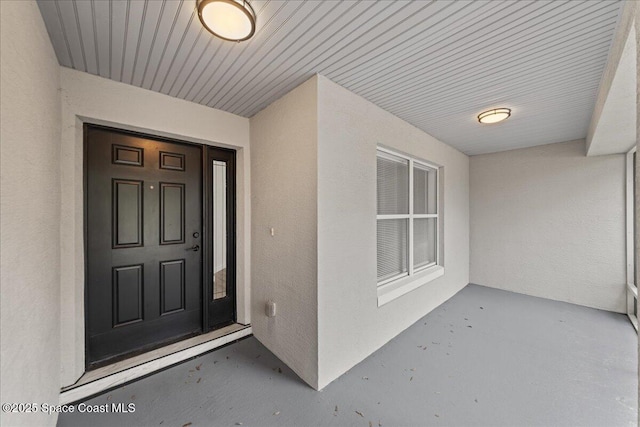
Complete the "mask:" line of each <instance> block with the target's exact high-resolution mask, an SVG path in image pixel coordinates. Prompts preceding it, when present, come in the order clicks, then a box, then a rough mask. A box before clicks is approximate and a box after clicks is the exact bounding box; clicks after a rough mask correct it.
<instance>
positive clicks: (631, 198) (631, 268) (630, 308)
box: [626, 147, 638, 332]
mask: <svg viewBox="0 0 640 427" xmlns="http://www.w3.org/2000/svg"><path fill="white" fill-rule="evenodd" d="M634 155H636V147H633V148H632V149H631V150H629V152H627V159H626V178H627V182H626V184H627V185H626V211H627V212H626V231H627V236H626V237H627V238H626V240H627V242H626V243H627V250H626V252H627V289H626V291H627V298H626V305H627V316H628V317H629V320H630V321H631V323H632V324H633V327H634V328H635V329H636V332H637V331H638V317H637V315H636V312H635V311H636V310H634V306H635V307H637V304H638V287H637V285H636V271H635V256H636V254H635V251H636V248H635V241H634V239H635V224H634V220H635V194H634V189H635V185H636V183H635V167H634V161H633V160H634ZM637 161H638V158H637V155H636V162H637Z"/></svg>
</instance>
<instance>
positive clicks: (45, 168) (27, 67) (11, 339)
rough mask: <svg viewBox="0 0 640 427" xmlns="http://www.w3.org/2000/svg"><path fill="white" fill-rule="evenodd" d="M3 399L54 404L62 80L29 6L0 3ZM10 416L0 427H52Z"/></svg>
mask: <svg viewBox="0 0 640 427" xmlns="http://www.w3.org/2000/svg"><path fill="white" fill-rule="evenodd" d="M0 18H1V21H0V31H1V33H0V52H1V53H0V76H1V83H0V93H1V97H0V141H1V148H0V157H1V164H0V165H1V166H0V170H1V172H0V182H1V185H0V194H1V205H0V230H1V241H2V250H1V254H0V283H1V285H0V286H1V291H0V294H1V297H0V300H1V301H2V302H1V308H0V312H1V320H0V324H1V325H2V330H1V333H0V335H1V342H2V344H1V348H2V350H1V354H0V360H1V365H2V368H1V374H0V376H1V380H0V385H1V389H0V390H1V391H0V400H1V401H2V402H3V403H5V402H16V403H18V402H37V403H50V404H56V403H57V402H58V392H59V388H60V381H59V377H60V376H59V363H60V359H59V356H60V353H59V351H60V331H59V324H60V295H59V292H60V264H59V262H60V257H59V254H60V250H59V244H58V242H59V235H60V234H59V233H60V224H59V223H60V210H59V208H60V181H59V179H60V174H59V161H60V98H59V94H58V85H59V79H60V73H59V66H58V61H57V59H56V57H55V54H54V51H53V48H52V46H51V43H50V42H49V36H48V35H47V31H46V30H45V27H44V23H43V21H42V17H41V16H40V11H39V10H38V6H37V5H36V3H35V1H24V0H20V1H2V2H0ZM56 418H57V417H56V416H55V415H52V416H47V415H45V414H42V413H40V412H38V413H36V414H28V413H25V414H12V413H11V414H9V413H5V412H4V411H2V414H1V415H0V424H2V425H3V426H16V425H37V426H43V425H55V423H56Z"/></svg>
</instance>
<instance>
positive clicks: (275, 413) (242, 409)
mask: <svg viewBox="0 0 640 427" xmlns="http://www.w3.org/2000/svg"><path fill="white" fill-rule="evenodd" d="M636 343H637V341H636V334H635V331H634V329H633V326H631V323H630V322H629V321H628V319H627V318H626V316H623V315H621V314H614V313H608V312H604V311H599V310H594V309H589V308H584V307H579V306H576V305H571V304H566V303H561V302H555V301H549V300H544V299H540V298H534V297H529V296H524V295H519V294H514V293H510V292H505V291H500V290H495V289H490V288H485V287H482V286H476V285H469V286H467V287H466V288H465V289H463V290H462V291H461V292H460V293H458V294H457V295H456V296H454V297H453V298H452V299H451V300H449V301H447V302H446V303H445V304H443V305H442V306H440V307H438V308H437V309H436V310H434V311H433V312H432V313H430V314H428V315H427V316H425V317H424V318H422V319H421V320H420V321H419V322H417V323H416V324H414V325H413V326H411V327H410V328H409V329H408V330H406V331H405V332H403V333H402V334H400V335H399V336H398V337H396V338H395V339H393V340H392V341H391V342H389V343H388V344H387V345H385V346H384V347H383V348H381V349H380V350H378V351H377V352H375V353H374V354H373V355H371V356H370V357H368V358H367V359H366V360H364V361H363V362H361V363H360V364H359V365H357V366H356V367H354V368H353V369H351V370H350V371H349V372H348V373H346V374H345V375H343V376H342V377H340V378H339V379H337V380H336V381H334V382H333V383H332V384H330V385H329V386H327V387H326V388H325V389H324V390H323V391H322V392H317V391H314V390H312V389H311V388H309V387H308V386H306V385H305V384H304V383H303V382H302V381H301V380H300V379H299V378H298V377H297V376H296V375H295V374H294V373H293V372H292V371H291V370H289V369H288V368H287V367H286V366H285V365H284V364H283V363H281V362H280V361H279V360H278V359H277V358H276V357H275V356H274V355H273V354H271V353H270V352H269V351H268V350H267V349H266V348H265V347H263V346H262V345H261V344H260V343H259V342H258V341H257V340H256V339H255V338H253V337H251V338H249V339H245V340H243V341H240V342H238V343H236V344H233V345H230V346H228V347H225V348H223V349H220V350H217V351H214V352H212V353H209V354H206V355H203V356H201V357H199V358H197V359H194V360H191V361H189V362H186V363H183V364H181V365H178V366H175V367H173V368H170V369H167V370H165V371H163V372H160V373H158V374H155V375H152V376H150V377H148V378H145V379H142V380H140V381H137V382H134V383H132V384H129V385H126V386H124V387H121V388H118V389H117V390H113V391H111V392H108V393H105V394H103V395H101V396H98V397H96V398H94V399H92V400H90V401H88V402H87V403H88V404H92V405H99V404H105V403H119V402H124V403H127V404H128V403H135V412H134V413H129V414H113V413H111V414H91V415H89V414H78V413H75V414H65V415H61V416H60V418H59V422H58V424H59V425H61V426H115V425H117V426H158V425H163V426H184V425H191V426H194V427H195V426H238V425H242V426H365V427H366V426H371V427H375V426H428V425H434V426H435V425H447V426H533V425H536V426H632V425H634V426H635V425H636V421H637V416H636V413H637V412H636V411H637V381H638V375H637V363H636V361H637V349H636V345H637V344H636Z"/></svg>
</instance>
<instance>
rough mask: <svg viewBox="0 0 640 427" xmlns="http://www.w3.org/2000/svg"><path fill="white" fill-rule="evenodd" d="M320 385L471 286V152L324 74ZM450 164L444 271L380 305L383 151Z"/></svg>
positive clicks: (320, 91) (321, 85)
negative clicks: (379, 172) (379, 156)
mask: <svg viewBox="0 0 640 427" xmlns="http://www.w3.org/2000/svg"><path fill="white" fill-rule="evenodd" d="M318 85H319V86H318V135H319V136H318V333H319V343H318V353H319V360H318V363H319V374H318V375H319V380H318V381H319V388H322V387H324V386H326V385H327V384H329V383H330V382H331V381H333V380H334V379H336V378H337V377H339V376H340V375H342V374H343V373H344V372H346V371H347V370H349V369H350V368H351V367H352V366H354V365H355V364H357V363H358V362H360V361H362V360H363V359H364V358H366V357H367V356H368V355H370V354H371V353H373V352H374V351H375V350H377V349H378V348H380V347H381V346H383V345H384V344H385V343H387V342H388V341H389V340H391V339H392V338H393V337H395V336H396V335H398V334H399V333H400V332H402V331H403V330H405V329H406V328H407V327H408V326H410V325H411V324H413V323H414V322H415V321H417V320H418V319H420V318H421V317H422V316H424V315H425V314H427V313H428V312H430V311H431V310H433V309H434V308H435V307H437V306H438V305H440V304H442V303H443V302H444V301H446V300H447V299H449V298H450V297H452V296H453V295H454V294H455V293H456V292H458V291H459V290H460V289H462V288H463V287H464V286H466V285H467V283H468V282H469V158H468V157H467V156H466V155H465V154H463V153H461V152H459V151H458V150H456V149H454V148H452V147H450V146H448V145H446V144H444V143H442V142H440V141H438V140H437V139H435V138H433V137H432V136H430V135H428V134H426V133H424V132H423V131H421V130H419V129H417V128H415V127H413V126H411V125H410V124H408V123H406V122H404V121H403V120H400V119H399V118H397V117H395V116H393V115H392V114H390V113H388V112H386V111H384V110H382V109H381V108H379V107H377V106H375V105H374V104H372V103H370V102H368V101H366V100H365V99H363V98H361V97H359V96H357V95H355V94H353V93H351V92H349V91H348V90H346V89H344V88H342V87H340V86H339V85H337V84H335V83H333V82H331V81H330V80H328V79H326V78H324V77H319V79H318ZM378 144H381V145H384V146H386V147H388V148H393V149H396V150H399V151H402V152H405V153H408V154H411V155H414V156H416V157H418V158H421V159H424V160H428V161H431V162H433V163H436V164H439V165H441V166H442V167H443V169H442V170H441V178H442V179H443V180H444V188H443V189H442V192H441V194H442V196H443V197H444V203H443V213H444V219H443V220H444V235H443V237H444V263H445V274H444V276H442V277H440V278H438V279H435V280H434V281H432V282H429V283H427V284H425V285H423V286H421V287H419V288H418V289H415V290H413V291H411V292H410V293H408V294H405V295H403V296H401V297H399V298H398V299H396V300H393V301H391V302H389V303H387V304H385V305H383V306H381V307H378V304H377V287H376V282H377V278H376V147H377V145H378Z"/></svg>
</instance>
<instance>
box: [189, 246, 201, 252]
mask: <svg viewBox="0 0 640 427" xmlns="http://www.w3.org/2000/svg"><path fill="white" fill-rule="evenodd" d="M187 250H188V251H194V252H198V251H199V250H200V246H198V245H193V246H192V247H190V248H187Z"/></svg>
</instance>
